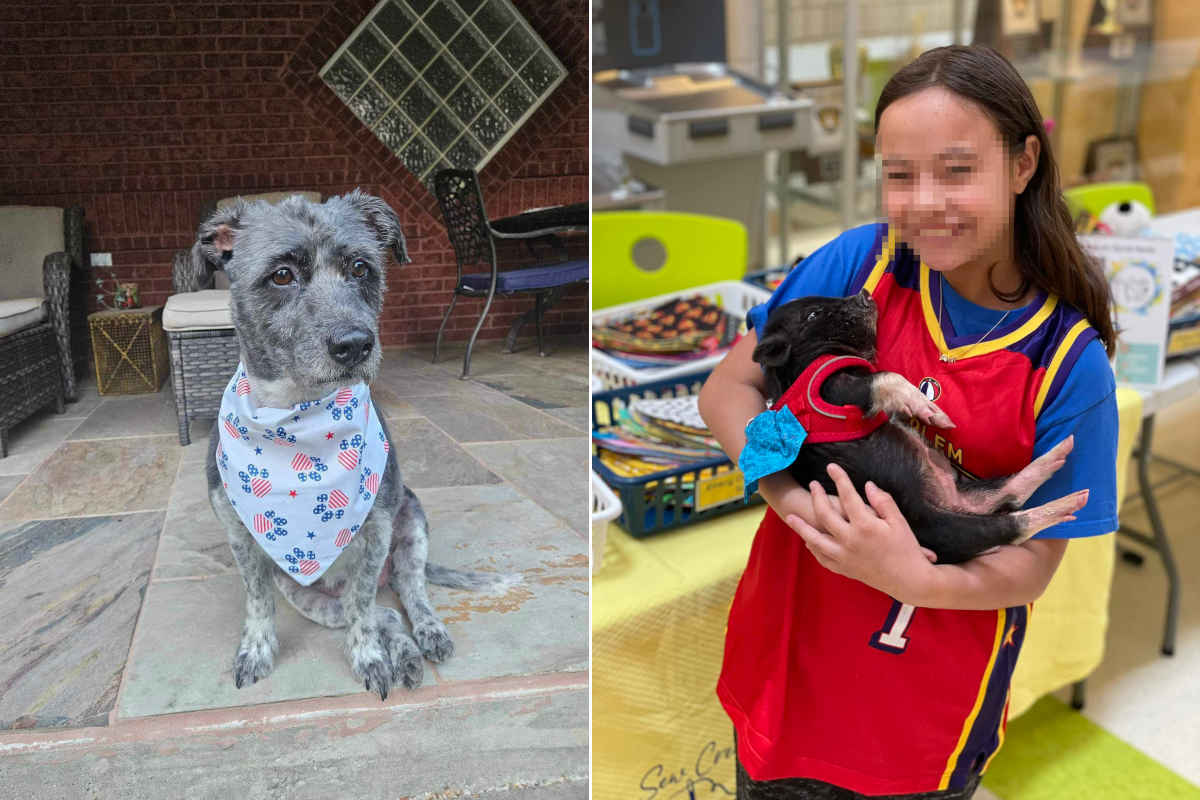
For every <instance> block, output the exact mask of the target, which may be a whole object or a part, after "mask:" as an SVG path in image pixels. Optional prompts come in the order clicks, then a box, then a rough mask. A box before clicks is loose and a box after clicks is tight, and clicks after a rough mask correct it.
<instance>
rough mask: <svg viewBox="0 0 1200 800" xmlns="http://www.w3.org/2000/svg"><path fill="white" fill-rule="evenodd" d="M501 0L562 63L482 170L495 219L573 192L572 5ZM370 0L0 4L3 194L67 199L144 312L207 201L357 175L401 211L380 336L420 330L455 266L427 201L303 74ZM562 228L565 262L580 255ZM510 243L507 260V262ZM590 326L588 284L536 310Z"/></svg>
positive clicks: (580, 46) (500, 305) (444, 296)
mask: <svg viewBox="0 0 1200 800" xmlns="http://www.w3.org/2000/svg"><path fill="white" fill-rule="evenodd" d="M514 4H515V6H516V7H517V9H518V10H519V11H520V12H521V13H522V14H523V15H524V16H525V18H526V19H527V20H528V21H529V22H530V24H531V25H532V26H533V28H534V29H535V30H536V31H537V32H538V34H539V35H540V36H541V37H542V38H543V39H544V40H545V41H546V43H547V44H548V45H549V46H550V48H551V50H553V51H554V53H555V55H556V56H557V57H558V58H559V60H560V61H562V62H563V64H564V65H565V66H566V67H567V69H568V72H569V74H568V76H567V78H566V79H565V80H564V81H563V83H562V84H560V85H559V87H558V88H557V89H556V90H555V92H554V93H553V94H552V95H551V96H550V97H549V99H548V100H547V102H546V103H545V104H544V105H543V106H542V107H541V108H540V109H538V111H537V112H535V114H534V115H533V116H532V117H531V118H530V120H529V121H527V122H526V124H525V125H524V126H523V127H522V128H521V129H520V130H519V131H518V132H517V133H516V135H515V136H513V138H512V139H510V140H509V142H508V143H507V144H506V145H505V147H504V148H503V149H502V150H501V151H500V153H498V154H497V155H496V157H495V158H493V159H492V161H491V162H490V163H489V164H488V165H487V167H485V169H484V171H483V174H482V175H481V182H482V184H483V195H484V199H485V202H486V205H487V210H488V214H489V215H490V216H493V217H496V216H503V215H507V214H513V213H517V212H519V211H521V210H523V209H525V208H529V207H532V206H541V205H547V204H551V203H559V202H579V201H584V200H586V199H587V196H588V185H587V169H588V156H587V152H588V95H587V88H588V82H587V80H588V78H587V52H588V49H587V2H586V0H514ZM374 5H375V2H374V0H343V1H342V2H333V0H300V1H299V2H283V3H254V2H244V1H243V0H237V1H236V2H229V1H227V0H216V1H214V2H205V3H194V4H177V3H167V2H157V0H149V1H148V2H136V3H135V2H115V3H114V2H111V1H109V2H104V1H103V0H78V1H77V2H71V3H68V2H62V1H56V2H41V3H36V4H35V3H22V2H5V3H2V4H0V43H2V44H3V47H2V48H0V92H2V93H3V97H4V99H5V102H4V103H3V104H0V202H2V203H8V204H11V203H22V204H32V205H67V204H74V203H80V204H82V205H83V206H84V207H85V209H86V210H87V220H88V234H89V242H90V247H91V249H92V250H93V251H99V252H104V251H107V252H111V253H112V254H113V265H114V272H115V274H116V276H117V278H118V279H120V280H132V281H136V282H138V283H139V284H140V286H141V290H142V298H143V303H145V304H157V303H162V302H165V300H166V297H167V296H168V295H169V294H170V292H171V259H172V256H173V254H174V252H175V251H176V250H179V249H183V248H186V247H189V246H190V245H191V242H192V238H193V237H194V236H195V231H196V224H197V222H198V214H199V212H200V209H202V208H203V207H204V206H205V204H206V203H207V202H210V201H212V200H213V199H215V198H218V197H224V196H227V195H232V194H237V193H239V192H241V193H254V192H260V191H273V190H281V189H301V188H302V189H314V190H317V191H320V192H321V193H322V194H325V195H330V194H341V193H343V192H345V191H348V190H350V189H352V188H354V187H356V186H359V187H362V188H363V189H364V190H365V191H368V192H371V193H374V194H378V195H379V196H381V197H383V198H384V199H385V200H387V201H388V202H389V203H390V204H391V205H392V207H393V208H394V209H396V211H397V212H398V213H399V214H400V218H401V221H402V223H403V226H404V231H405V234H406V236H407V237H408V247H409V253H410V255H411V257H412V259H413V263H412V264H410V265H407V266H405V267H404V268H403V269H394V270H393V272H392V273H391V276H390V279H389V284H390V285H389V292H388V298H387V302H386V304H385V311H384V320H383V324H382V337H383V341H384V343H385V344H398V345H417V344H421V343H425V342H429V341H431V340H432V338H433V336H434V335H435V334H436V330H437V325H438V323H439V322H440V320H441V315H442V312H443V311H444V310H445V307H446V303H447V302H448V300H449V297H450V289H451V287H452V286H453V284H454V275H455V267H454V254H453V251H452V250H451V248H450V243H449V240H448V239H447V238H446V235H445V231H444V230H443V228H442V225H441V221H440V213H439V211H438V209H437V203H436V200H435V199H434V198H433V196H432V195H431V194H430V193H429V192H428V191H427V190H426V189H425V187H424V186H423V185H421V184H420V183H419V182H418V181H417V180H416V178H415V177H414V176H412V175H411V174H410V173H409V172H408V171H407V170H406V169H405V167H404V165H403V164H402V163H401V162H400V161H399V160H398V159H397V158H395V157H394V156H392V155H391V153H390V152H389V151H388V150H387V149H386V148H385V147H384V146H383V145H382V144H381V143H380V142H379V141H378V140H377V139H375V137H374V136H373V135H372V134H371V133H370V132H369V131H368V130H367V129H366V128H365V127H364V126H362V124H361V123H359V121H358V120H357V119H356V118H355V117H354V116H353V115H352V114H351V113H350V111H349V110H348V109H347V108H346V107H345V106H344V105H343V104H342V102H341V101H340V100H339V99H338V98H337V97H336V96H335V95H334V94H333V93H332V92H331V91H330V90H329V89H327V88H326V87H325V85H324V84H323V83H322V82H321V80H320V78H319V77H318V76H317V70H318V69H319V68H320V67H321V66H322V65H323V64H324V63H325V61H326V60H327V59H328V58H329V56H330V55H332V54H333V52H334V50H336V49H337V47H338V46H339V45H340V44H341V43H342V41H344V39H345V37H346V36H347V35H348V34H349V33H350V31H352V30H353V28H354V27H355V26H356V25H357V24H358V23H359V22H361V21H362V19H363V18H364V17H365V16H366V14H367V13H368V12H369V11H370V9H371V8H373V7H374ZM575 238H576V239H577V240H578V241H574V242H573V243H572V249H573V252H572V255H578V256H582V255H583V254H584V253H586V243H585V241H584V240H583V239H584V237H575ZM515 252H516V256H515V258H516V260H508V261H503V262H502V266H503V265H504V264H505V263H508V264H512V265H514V266H519V265H520V251H515ZM510 255H511V253H510ZM481 307H482V303H481V302H480V301H465V302H464V301H460V302H459V304H458V307H457V308H456V309H455V314H454V316H453V317H452V318H451V321H450V325H449V327H448V328H447V337H448V338H450V339H463V338H465V337H466V336H467V335H468V334H469V333H470V330H471V328H472V327H473V326H474V323H475V320H476V319H477V317H478V314H479V311H480V310H481ZM530 307H532V299H531V298H516V299H513V300H499V299H498V300H497V301H496V302H495V303H494V304H493V307H492V311H491V313H490V314H489V315H488V324H487V326H486V327H485V328H484V329H483V331H482V332H481V334H480V336H481V338H499V337H502V336H503V335H504V333H505V332H506V330H507V328H508V325H509V324H511V322H512V321H513V320H514V319H515V318H516V317H517V316H519V315H520V314H521V313H523V312H524V311H525V310H526V309H528V308H530ZM586 320H587V289H586V286H583V287H576V288H575V289H573V290H572V291H571V292H570V294H568V296H567V297H566V298H564V300H563V301H562V302H561V303H560V304H559V305H558V306H557V307H556V308H555V309H554V310H552V311H551V312H550V313H549V314H548V315H547V322H548V323H549V330H550V331H551V332H554V333H566V332H577V331H582V330H583V329H584V326H585V325H586ZM530 333H531V332H530Z"/></svg>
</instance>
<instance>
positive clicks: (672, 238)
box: [591, 211, 746, 308]
mask: <svg viewBox="0 0 1200 800" xmlns="http://www.w3.org/2000/svg"><path fill="white" fill-rule="evenodd" d="M745 273H746V228H745V226H744V225H742V224H741V223H740V222H735V221H734V220H731V219H722V218H720V217H708V216H703V215H701V214H681V213H677V212H673V211H601V212H598V213H595V214H593V215H592V277H591V281H592V308H607V307H608V306H615V305H620V304H621V303H630V302H633V301H634V300H641V299H643V298H645V297H654V296H656V295H660V294H668V293H670V292H677V291H681V290H683V289H690V288H691V287H693V286H702V285H704V284H708V283H716V282H717V281H729V280H733V281H737V280H741V279H742V276H743V275H744V274H745Z"/></svg>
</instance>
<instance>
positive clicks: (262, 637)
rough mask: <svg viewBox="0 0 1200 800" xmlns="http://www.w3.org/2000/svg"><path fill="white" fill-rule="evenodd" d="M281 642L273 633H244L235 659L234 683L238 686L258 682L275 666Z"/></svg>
mask: <svg viewBox="0 0 1200 800" xmlns="http://www.w3.org/2000/svg"><path fill="white" fill-rule="evenodd" d="M278 647H279V642H278V641H277V640H276V639H275V635H274V634H273V633H272V634H261V633H260V634H250V633H248V632H247V633H245V634H243V635H242V644H241V646H240V647H239V648H238V652H237V655H236V656H235V657H234V659H233V683H234V685H235V686H237V688H239V689H241V688H242V687H243V686H249V685H251V684H253V683H257V682H258V680H259V678H265V677H267V676H268V675H270V674H271V670H272V669H274V668H275V651H276V650H277V649H278Z"/></svg>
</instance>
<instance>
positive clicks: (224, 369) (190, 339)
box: [167, 328, 240, 445]
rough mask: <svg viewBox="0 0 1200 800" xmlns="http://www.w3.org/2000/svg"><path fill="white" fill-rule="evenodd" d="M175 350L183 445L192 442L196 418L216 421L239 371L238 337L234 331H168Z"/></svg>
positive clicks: (174, 378) (174, 381)
mask: <svg viewBox="0 0 1200 800" xmlns="http://www.w3.org/2000/svg"><path fill="white" fill-rule="evenodd" d="M167 341H168V342H169V343H170V351H171V385H172V387H173V388H174V389H175V416H176V417H177V418H178V420H179V443H180V444H183V445H186V444H190V443H191V441H192V437H191V435H190V434H189V433H188V426H189V425H190V423H191V421H192V420H194V419H216V418H217V412H218V411H220V410H221V393H222V392H224V391H225V387H226V386H228V385H229V379H230V377H232V376H233V372H234V370H235V369H237V365H238V360H239V358H240V356H239V354H238V352H239V351H238V338H237V332H236V331H234V330H233V329H232V328H226V329H218V330H207V331H167Z"/></svg>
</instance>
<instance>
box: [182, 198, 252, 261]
mask: <svg viewBox="0 0 1200 800" xmlns="http://www.w3.org/2000/svg"><path fill="white" fill-rule="evenodd" d="M245 210H246V202H245V201H244V200H242V198H240V197H239V198H237V200H235V201H234V202H233V203H232V204H231V205H228V206H226V207H225V208H222V209H218V210H217V211H216V213H214V214H213V215H212V216H211V217H209V218H208V219H207V220H205V221H204V222H202V223H200V229H199V230H198V231H197V232H196V244H195V247H194V248H193V252H198V253H199V255H200V256H201V257H202V258H203V259H204V260H205V261H207V262H208V263H209V264H211V265H213V267H215V268H217V269H221V268H222V267H223V266H224V264H225V263H226V262H227V261H229V259H231V258H233V238H234V234H236V233H237V231H238V230H240V229H241V227H242V214H243V213H244V212H245Z"/></svg>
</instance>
